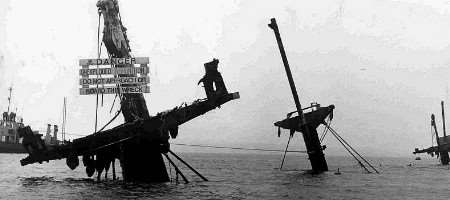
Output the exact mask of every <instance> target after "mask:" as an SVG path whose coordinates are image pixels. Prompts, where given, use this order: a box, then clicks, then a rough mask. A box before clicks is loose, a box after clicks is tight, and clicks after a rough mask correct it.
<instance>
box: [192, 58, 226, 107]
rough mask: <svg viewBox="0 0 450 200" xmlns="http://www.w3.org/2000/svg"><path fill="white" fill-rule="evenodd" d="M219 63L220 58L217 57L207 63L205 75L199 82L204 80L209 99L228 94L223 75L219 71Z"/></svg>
mask: <svg viewBox="0 0 450 200" xmlns="http://www.w3.org/2000/svg"><path fill="white" fill-rule="evenodd" d="M218 64H219V60H218V59H216V58H214V59H213V60H212V61H211V62H207V63H205V64H204V66H205V76H203V78H201V79H200V80H199V81H198V84H200V83H202V82H203V87H205V92H206V97H207V98H208V99H215V98H216V97H217V96H220V95H223V94H228V91H227V88H226V87H225V83H224V82H223V78H222V75H221V74H220V72H219V71H217V67H218ZM214 86H215V87H214Z"/></svg>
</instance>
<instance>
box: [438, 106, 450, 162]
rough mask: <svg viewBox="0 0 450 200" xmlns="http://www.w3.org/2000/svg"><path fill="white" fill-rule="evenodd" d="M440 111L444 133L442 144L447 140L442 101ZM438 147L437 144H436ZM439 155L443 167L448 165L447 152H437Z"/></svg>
mask: <svg viewBox="0 0 450 200" xmlns="http://www.w3.org/2000/svg"><path fill="white" fill-rule="evenodd" d="M441 109H442V132H443V133H444V137H443V138H442V139H443V141H444V143H446V142H445V141H446V140H447V134H446V131H445V113H444V101H441ZM436 140H439V137H436ZM438 145H439V144H438ZM439 154H440V156H441V163H442V164H443V165H448V163H449V159H450V158H449V156H448V152H447V151H439Z"/></svg>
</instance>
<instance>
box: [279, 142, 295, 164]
mask: <svg viewBox="0 0 450 200" xmlns="http://www.w3.org/2000/svg"><path fill="white" fill-rule="evenodd" d="M291 138H292V135H289V139H288V142H287V144H286V149H285V150H284V154H283V160H281V166H280V170H281V169H282V168H283V164H284V159H285V158H286V153H287V150H288V147H289V142H291Z"/></svg>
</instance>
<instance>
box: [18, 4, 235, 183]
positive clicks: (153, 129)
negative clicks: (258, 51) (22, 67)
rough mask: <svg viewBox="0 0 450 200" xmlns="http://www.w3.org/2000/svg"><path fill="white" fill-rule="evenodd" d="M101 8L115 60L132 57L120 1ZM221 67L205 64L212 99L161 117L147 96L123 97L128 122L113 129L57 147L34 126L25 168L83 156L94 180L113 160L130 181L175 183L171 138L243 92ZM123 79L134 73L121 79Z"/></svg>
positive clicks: (27, 137)
mask: <svg viewBox="0 0 450 200" xmlns="http://www.w3.org/2000/svg"><path fill="white" fill-rule="evenodd" d="M97 7H98V9H99V15H103V19H104V29H103V43H104V44H105V47H106V49H107V51H108V55H109V57H110V59H114V58H131V55H130V51H131V50H130V46H129V41H128V39H127V35H126V28H125V27H124V26H123V24H122V21H121V18H120V14H119V7H118V4H117V0H100V1H98V2H97ZM99 17H100V16H99ZM218 64H219V60H217V59H213V61H211V62H208V63H205V64H204V67H205V71H206V73H205V75H204V77H203V78H202V79H201V80H200V81H199V83H201V82H202V83H203V86H204V88H205V92H206V96H207V98H205V99H198V100H195V101H194V102H192V103H190V104H187V103H184V104H182V105H181V106H178V107H175V108H173V109H171V110H168V111H164V112H160V113H158V114H157V115H156V116H150V115H149V113H148V110H147V105H146V102H145V99H144V96H143V95H142V94H128V93H123V94H118V95H119V96H120V101H121V102H120V104H121V112H122V114H123V116H124V119H125V123H124V124H122V125H120V126H117V127H114V128H112V129H109V130H104V131H103V130H102V131H98V132H95V133H94V134H92V135H89V136H86V137H82V138H78V139H75V140H73V141H72V142H69V143H66V144H64V145H61V146H58V147H56V148H54V149H48V148H46V146H43V145H42V144H43V143H42V142H41V140H40V138H37V137H34V136H33V135H31V134H30V130H31V129H30V128H29V127H25V128H23V129H21V131H20V135H21V136H22V137H23V138H24V141H26V142H25V143H24V144H23V145H24V146H25V147H26V149H27V150H28V153H29V156H28V157H26V158H24V159H22V160H21V164H22V165H27V164H32V163H36V162H39V163H42V162H43V161H50V160H55V159H66V163H67V165H68V166H69V168H71V169H74V168H76V167H77V166H78V165H79V159H78V157H79V156H82V158H83V159H82V161H83V165H84V166H85V167H86V173H87V174H88V176H92V175H93V174H94V172H95V171H96V172H97V173H98V179H99V176H100V174H101V173H102V171H103V170H104V169H105V170H107V169H108V168H109V164H110V163H111V162H112V161H114V160H115V159H119V161H120V165H121V167H122V175H123V178H124V180H125V181H138V182H166V181H169V177H168V174H167V171H166V166H165V163H164V160H163V157H162V156H163V155H164V156H167V153H168V152H171V151H170V145H169V139H170V138H176V136H177V134H178V127H179V126H180V125H182V124H184V123H186V122H188V121H190V120H192V119H194V118H196V117H198V116H200V115H203V114H205V113H206V112H208V111H210V110H213V109H215V108H217V107H220V106H221V105H223V104H224V103H226V102H228V101H231V100H234V99H238V98H239V93H237V92H236V93H228V91H227V89H226V87H225V84H224V81H223V79H222V76H221V74H220V73H219V72H218V70H217V68H218ZM113 65H114V67H115V68H121V67H133V65H131V64H123V65H121V64H113ZM123 76H130V75H119V77H123ZM128 86H133V85H131V84H119V85H118V87H119V88H120V87H128ZM214 86H215V87H214ZM118 91H121V90H118ZM171 153H173V152H171ZM169 161H170V159H169ZM113 166H114V165H113ZM176 169H177V168H176ZM113 170H114V168H113Z"/></svg>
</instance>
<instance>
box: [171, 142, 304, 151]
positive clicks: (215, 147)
mask: <svg viewBox="0 0 450 200" xmlns="http://www.w3.org/2000/svg"><path fill="white" fill-rule="evenodd" d="M170 144H172V145H179V146H191V147H202V148H214V149H233V150H247V151H269V152H284V150H277V149H260V148H244V147H227V146H213V145H200V144H184V143H170ZM287 152H293V153H306V151H287Z"/></svg>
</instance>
